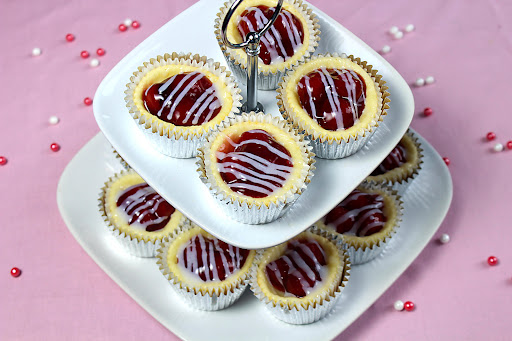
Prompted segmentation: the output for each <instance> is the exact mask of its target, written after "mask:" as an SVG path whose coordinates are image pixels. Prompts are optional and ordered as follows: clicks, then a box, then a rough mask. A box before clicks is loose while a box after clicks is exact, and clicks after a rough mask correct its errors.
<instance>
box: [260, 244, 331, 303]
mask: <svg viewBox="0 0 512 341" xmlns="http://www.w3.org/2000/svg"><path fill="white" fill-rule="evenodd" d="M325 265H327V262H326V259H325V253H324V250H323V248H322V247H321V246H320V244H318V242H317V241H316V240H314V239H302V240H291V241H289V242H288V245H287V249H286V251H285V253H284V255H283V256H281V257H280V258H278V259H277V260H275V261H273V262H270V263H268V264H267V266H266V267H265V272H266V275H267V278H268V280H269V282H270V283H271V284H272V286H273V287H274V288H275V289H276V290H278V291H280V292H282V293H290V294H292V295H294V296H296V297H304V296H306V295H307V294H308V291H310V289H312V288H314V286H315V285H316V283H317V282H318V281H322V277H321V274H320V269H321V268H322V267H324V266H325Z"/></svg>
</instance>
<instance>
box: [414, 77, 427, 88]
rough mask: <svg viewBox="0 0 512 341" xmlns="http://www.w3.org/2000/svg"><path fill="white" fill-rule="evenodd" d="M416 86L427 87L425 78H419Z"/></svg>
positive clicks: (415, 83)
mask: <svg viewBox="0 0 512 341" xmlns="http://www.w3.org/2000/svg"><path fill="white" fill-rule="evenodd" d="M414 85H416V86H423V85H425V80H424V79H423V78H418V79H416V82H414Z"/></svg>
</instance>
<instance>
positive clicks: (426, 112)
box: [423, 107, 434, 117]
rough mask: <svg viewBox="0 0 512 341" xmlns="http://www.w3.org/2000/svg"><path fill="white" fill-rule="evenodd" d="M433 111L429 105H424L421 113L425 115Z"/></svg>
mask: <svg viewBox="0 0 512 341" xmlns="http://www.w3.org/2000/svg"><path fill="white" fill-rule="evenodd" d="M433 113H434V111H433V110H432V108H430V107H426V108H425V109H423V115H425V116H426V117H428V116H430V115H432V114H433Z"/></svg>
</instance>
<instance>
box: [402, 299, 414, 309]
mask: <svg viewBox="0 0 512 341" xmlns="http://www.w3.org/2000/svg"><path fill="white" fill-rule="evenodd" d="M404 309H405V310H406V311H413V310H414V303H413V302H411V301H407V302H405V303H404Z"/></svg>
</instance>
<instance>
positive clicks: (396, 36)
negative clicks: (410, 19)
mask: <svg viewBox="0 0 512 341" xmlns="http://www.w3.org/2000/svg"><path fill="white" fill-rule="evenodd" d="M393 36H394V37H395V39H402V38H403V37H404V32H402V31H398V32H396V33H395V34H394V35H393Z"/></svg>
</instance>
